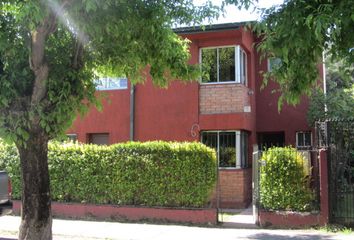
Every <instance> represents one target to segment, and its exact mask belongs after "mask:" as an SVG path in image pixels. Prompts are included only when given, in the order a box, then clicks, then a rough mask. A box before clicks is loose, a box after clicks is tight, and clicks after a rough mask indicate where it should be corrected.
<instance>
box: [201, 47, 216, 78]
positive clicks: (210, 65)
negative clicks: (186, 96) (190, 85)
mask: <svg viewBox="0 0 354 240" xmlns="http://www.w3.org/2000/svg"><path fill="white" fill-rule="evenodd" d="M217 65H218V64H217V49H216V48H213V49H209V48H204V49H202V72H203V73H202V82H204V83H208V82H217V81H218V79H217V74H218V73H217Z"/></svg>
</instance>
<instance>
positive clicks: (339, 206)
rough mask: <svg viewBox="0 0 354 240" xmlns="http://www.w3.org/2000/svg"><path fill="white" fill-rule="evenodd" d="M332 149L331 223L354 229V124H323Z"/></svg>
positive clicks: (328, 145)
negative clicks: (353, 227)
mask: <svg viewBox="0 0 354 240" xmlns="http://www.w3.org/2000/svg"><path fill="white" fill-rule="evenodd" d="M319 126H320V127H319V129H320V130H321V131H319V132H320V133H321V132H322V133H321V134H320V135H321V137H320V138H319V139H320V142H321V140H322V143H324V144H325V145H327V147H328V165H329V166H328V170H329V175H328V176H329V204H330V222H332V223H338V224H343V225H348V226H354V121H353V119H350V120H330V121H326V122H324V123H320V125H319Z"/></svg>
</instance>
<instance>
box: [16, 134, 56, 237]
mask: <svg viewBox="0 0 354 240" xmlns="http://www.w3.org/2000/svg"><path fill="white" fill-rule="evenodd" d="M37 129H40V128H37ZM17 148H18V150H19V153H20V159H21V175H22V212H21V226H20V233H19V239H20V240H48V239H52V214H51V198H50V184H49V172H48V155H47V153H48V137H47V135H46V134H45V133H44V132H43V130H36V131H31V132H30V138H29V139H28V140H27V141H26V145H25V146H23V145H18V146H17Z"/></svg>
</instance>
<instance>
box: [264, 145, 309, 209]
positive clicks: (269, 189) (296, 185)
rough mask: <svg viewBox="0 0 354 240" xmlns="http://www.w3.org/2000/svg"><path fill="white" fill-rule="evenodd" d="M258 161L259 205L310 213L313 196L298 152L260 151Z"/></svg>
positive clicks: (293, 150)
mask: <svg viewBox="0 0 354 240" xmlns="http://www.w3.org/2000/svg"><path fill="white" fill-rule="evenodd" d="M261 161H262V162H261V164H260V204H261V206H262V207H263V208H264V209H269V210H292V211H307V210H311V204H312V202H313V199H314V195H313V193H312V191H311V189H310V188H309V176H308V175H307V172H308V169H306V166H307V165H306V164H305V162H304V161H305V159H304V158H303V156H302V155H301V153H300V152H298V151H297V150H296V149H295V148H291V147H284V148H281V147H273V148H270V149H268V150H266V151H265V152H263V154H262V158H261Z"/></svg>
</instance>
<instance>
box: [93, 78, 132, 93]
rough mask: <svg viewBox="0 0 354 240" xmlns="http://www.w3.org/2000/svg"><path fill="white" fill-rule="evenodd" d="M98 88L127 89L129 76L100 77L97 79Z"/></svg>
mask: <svg viewBox="0 0 354 240" xmlns="http://www.w3.org/2000/svg"><path fill="white" fill-rule="evenodd" d="M95 84H96V90H115V89H127V88H128V79H127V78H100V79H96V80H95Z"/></svg>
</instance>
